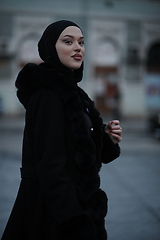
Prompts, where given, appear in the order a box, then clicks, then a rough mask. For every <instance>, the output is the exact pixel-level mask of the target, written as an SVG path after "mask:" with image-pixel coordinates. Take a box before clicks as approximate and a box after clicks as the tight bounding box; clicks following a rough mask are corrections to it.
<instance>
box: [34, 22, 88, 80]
mask: <svg viewBox="0 0 160 240" xmlns="http://www.w3.org/2000/svg"><path fill="white" fill-rule="evenodd" d="M69 26H75V27H78V28H79V29H80V27H79V26H78V25H77V24H75V23H74V22H71V21H67V20H60V21H57V22H54V23H52V24H50V25H49V26H48V27H47V28H46V29H45V31H44V33H43V35H42V37H41V39H40V41H39V43H38V51H39V56H40V58H41V59H42V60H43V61H44V62H45V63H46V64H47V65H48V66H50V67H51V68H52V69H54V70H55V71H56V72H58V73H60V74H63V75H65V77H67V76H68V77H72V78H73V81H74V82H80V81H81V80H82V76H83V63H82V65H81V67H80V68H79V69H77V70H74V71H72V70H70V69H69V68H67V67H66V66H64V65H63V64H62V63H61V61H60V60H59V57H58V54H57V51H56V47H55V45H56V42H57V40H58V38H59V36H60V34H61V33H62V32H63V30H64V29H65V28H67V27H69ZM80 30H81V29H80Z"/></svg>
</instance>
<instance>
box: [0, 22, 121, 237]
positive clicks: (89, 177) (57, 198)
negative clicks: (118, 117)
mask: <svg viewBox="0 0 160 240" xmlns="http://www.w3.org/2000/svg"><path fill="white" fill-rule="evenodd" d="M38 50H39V55H40V57H41V59H42V60H43V61H44V62H43V63H41V64H40V65H36V64H32V63H30V64H27V65H26V66H25V67H24V68H23V69H22V70H21V71H20V73H19V75H18V77H17V80H16V87H17V88H18V91H17V95H18V98H19V100H20V102H21V103H22V104H23V106H24V107H25V109H26V124H25V130H24V140H23V152H22V168H21V177H22V180H21V184H20V188H19V192H18V196H17V199H16V201H15V204H14V207H13V210H12V213H11V216H10V219H9V221H8V224H7V226H6V229H5V232H4V235H3V237H2V240H11V239H12V240H13V239H16V240H19V239H23V240H31V239H34V240H36V239H37V240H51V239H52V240H65V239H66V240H67V239H70V240H106V239H107V234H106V230H105V227H104V218H105V216H106V213H107V197H106V194H105V193H104V192H103V191H102V190H101V189H100V178H99V171H100V168H101V165H102V162H103V163H108V162H110V161H112V160H114V159H115V158H117V157H118V156H119V154H120V149H119V146H118V142H120V141H121V139H122V138H121V128H120V125H119V121H112V122H110V123H109V124H108V125H107V126H106V125H103V123H102V120H101V118H100V116H99V113H98V111H97V110H96V109H95V107H94V103H93V102H92V101H91V100H90V98H89V97H88V95H87V94H86V93H85V92H84V91H83V90H82V89H81V88H79V87H78V86H77V83H78V82H80V81H81V79H82V73H83V58H84V53H85V49H84V37H83V34H82V31H81V29H80V28H79V26H78V25H76V24H75V23H73V22H70V21H65V20H62V21H58V22H55V23H53V24H51V25H49V26H48V27H47V28H46V30H45V31H44V33H43V35H42V37H41V39H40V41H39V43H38Z"/></svg>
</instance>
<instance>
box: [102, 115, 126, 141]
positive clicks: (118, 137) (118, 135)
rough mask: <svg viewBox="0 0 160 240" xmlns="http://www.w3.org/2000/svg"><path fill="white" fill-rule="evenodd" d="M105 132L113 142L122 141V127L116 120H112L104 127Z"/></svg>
mask: <svg viewBox="0 0 160 240" xmlns="http://www.w3.org/2000/svg"><path fill="white" fill-rule="evenodd" d="M105 132H106V133H108V134H109V136H110V138H111V139H112V141H113V142H114V144H116V143H118V142H121V141H122V128H121V127H120V123H119V121H118V120H113V121H110V122H109V123H108V125H107V126H106V127H105Z"/></svg>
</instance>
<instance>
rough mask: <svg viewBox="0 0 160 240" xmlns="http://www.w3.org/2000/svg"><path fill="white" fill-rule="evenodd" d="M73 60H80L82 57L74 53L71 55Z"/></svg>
mask: <svg viewBox="0 0 160 240" xmlns="http://www.w3.org/2000/svg"><path fill="white" fill-rule="evenodd" d="M72 57H73V58H74V59H75V60H81V59H82V55H81V54H75V55H73V56H72Z"/></svg>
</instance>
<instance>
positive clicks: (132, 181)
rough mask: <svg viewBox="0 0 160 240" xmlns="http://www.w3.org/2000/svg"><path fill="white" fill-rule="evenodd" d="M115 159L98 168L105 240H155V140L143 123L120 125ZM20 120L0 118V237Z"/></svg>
mask: <svg viewBox="0 0 160 240" xmlns="http://www.w3.org/2000/svg"><path fill="white" fill-rule="evenodd" d="M121 124H122V127H123V141H122V142H121V143H120V146H121V151H122V152H121V156H120V158H119V159H117V160H115V161H114V162H112V163H110V164H108V165H103V167H102V171H101V185H102V189H103V190H104V191H105V192H106V193H107V195H108V198H109V210H108V215H107V218H106V226H107V229H108V237H109V240H117V239H120V240H135V239H136V240H159V239H160V191H159V190H160V189H159V184H160V174H159V173H160V141H159V140H158V139H155V138H154V137H153V136H152V135H151V134H150V133H149V132H148V130H147V123H146V122H144V121H143V120H136V119H135V120H133V119H132V121H126V120H123V121H122V123H121ZM23 126H24V118H10V119H8V118H1V119H0V237H1V235H2V232H3V230H4V228H5V225H6V223H7V220H8V217H9V214H10V212H11V209H12V207H13V204H14V200H15V198H16V194H17V191H18V187H19V183H20V170H19V168H20V166H21V145H22V133H23Z"/></svg>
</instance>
